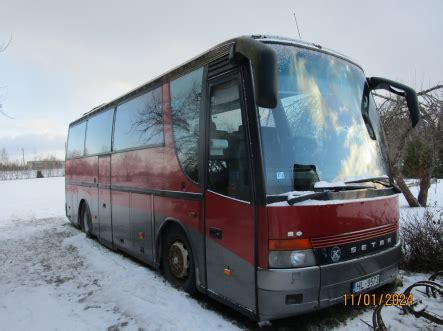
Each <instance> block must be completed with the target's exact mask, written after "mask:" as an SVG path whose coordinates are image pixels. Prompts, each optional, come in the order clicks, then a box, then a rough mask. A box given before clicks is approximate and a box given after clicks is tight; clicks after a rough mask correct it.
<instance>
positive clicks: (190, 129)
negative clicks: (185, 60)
mask: <svg viewBox="0 0 443 331" xmlns="http://www.w3.org/2000/svg"><path fill="white" fill-rule="evenodd" d="M202 78H203V68H200V69H197V70H195V71H193V72H191V73H189V74H187V75H185V76H183V77H180V78H178V79H176V80H173V81H171V84H170V86H171V112H172V132H173V134H174V142H175V148H176V150H177V157H178V160H179V161H180V164H181V166H182V168H183V170H184V171H185V173H186V174H187V175H188V176H189V177H190V178H191V179H192V180H194V181H195V182H198V141H199V130H200V125H199V124H200V100H201V89H202Z"/></svg>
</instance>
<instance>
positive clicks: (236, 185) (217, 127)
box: [208, 79, 250, 201]
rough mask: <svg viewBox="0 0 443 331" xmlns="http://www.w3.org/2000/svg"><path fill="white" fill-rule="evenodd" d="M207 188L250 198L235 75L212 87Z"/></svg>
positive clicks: (244, 141) (239, 197)
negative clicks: (232, 78) (229, 79)
mask: <svg viewBox="0 0 443 331" xmlns="http://www.w3.org/2000/svg"><path fill="white" fill-rule="evenodd" d="M210 100H211V104H210V113H211V122H210V130H209V158H208V163H209V164H208V171H209V176H208V188H209V189H210V190H212V191H214V192H217V193H220V194H223V195H227V196H230V197H233V198H236V199H240V200H244V201H249V200H250V188H249V174H248V157H247V148H246V138H245V131H244V130H243V128H244V126H243V120H242V112H241V104H240V95H239V87H238V82H237V80H236V79H234V80H231V81H228V82H226V83H222V84H220V85H216V86H214V87H213V88H212V89H211V99H210Z"/></svg>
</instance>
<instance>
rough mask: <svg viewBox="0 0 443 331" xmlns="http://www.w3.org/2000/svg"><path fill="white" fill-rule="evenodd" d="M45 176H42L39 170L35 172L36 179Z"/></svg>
mask: <svg viewBox="0 0 443 331" xmlns="http://www.w3.org/2000/svg"><path fill="white" fill-rule="evenodd" d="M44 177H45V176H43V174H42V172H41V170H37V178H44Z"/></svg>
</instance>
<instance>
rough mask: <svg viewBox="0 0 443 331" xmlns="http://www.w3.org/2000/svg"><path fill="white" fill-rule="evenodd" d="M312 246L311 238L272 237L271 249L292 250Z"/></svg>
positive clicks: (270, 241)
mask: <svg viewBox="0 0 443 331" xmlns="http://www.w3.org/2000/svg"><path fill="white" fill-rule="evenodd" d="M310 248H312V245H311V240H310V239H270V240H269V250H270V251H292V250H300V249H310Z"/></svg>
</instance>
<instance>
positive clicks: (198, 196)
mask: <svg viewBox="0 0 443 331" xmlns="http://www.w3.org/2000/svg"><path fill="white" fill-rule="evenodd" d="M66 184H67V185H76V186H85V187H99V188H110V189H111V191H118V192H129V193H139V194H150V195H156V196H160V197H167V198H176V199H186V200H197V201H199V200H202V199H203V193H194V192H179V191H169V190H158V189H145V188H137V187H130V186H121V185H109V184H100V185H98V184H93V183H88V182H77V181H67V182H66Z"/></svg>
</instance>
